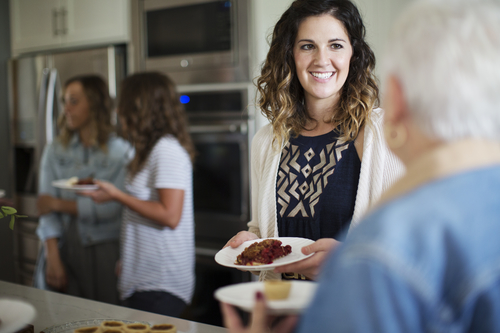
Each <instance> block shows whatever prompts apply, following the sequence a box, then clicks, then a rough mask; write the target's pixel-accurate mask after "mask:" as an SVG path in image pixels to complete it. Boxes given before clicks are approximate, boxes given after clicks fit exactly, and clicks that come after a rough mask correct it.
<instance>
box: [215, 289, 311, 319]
mask: <svg viewBox="0 0 500 333" xmlns="http://www.w3.org/2000/svg"><path fill="white" fill-rule="evenodd" d="M290 282H291V283H292V288H291V289H290V294H289V295H288V298H287V299H284V300H278V301H270V300H268V301H267V307H268V313H269V314H273V315H292V314H299V313H300V312H302V311H303V310H304V309H305V308H306V307H307V306H308V305H309V302H310V301H311V299H312V297H313V296H314V292H315V291H316V287H317V283H316V282H313V281H290ZM257 291H262V292H264V282H247V283H238V284H233V285H230V286H226V287H222V288H219V289H217V290H216V291H215V294H214V296H215V298H216V299H218V300H219V301H221V302H224V303H229V304H232V305H234V306H237V307H239V308H240V309H242V310H245V311H248V312H251V311H252V310H253V306H254V303H255V293H256V292H257Z"/></svg>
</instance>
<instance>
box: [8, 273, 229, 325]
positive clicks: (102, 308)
mask: <svg viewBox="0 0 500 333" xmlns="http://www.w3.org/2000/svg"><path fill="white" fill-rule="evenodd" d="M2 298H10V299H18V300H24V301H26V302H28V303H30V304H31V305H33V306H34V307H35V309H36V312H37V314H36V317H35V319H34V320H33V321H32V322H31V323H30V324H32V325H33V326H34V328H35V333H39V332H40V331H42V330H43V329H45V328H47V327H50V326H53V325H60V324H64V323H68V322H72V321H79V320H86V319H99V318H107V319H119V320H134V321H146V322H149V323H150V324H152V325H154V324H161V323H167V324H173V325H175V326H177V332H179V333H223V332H226V329H224V328H223V327H218V326H212V325H207V324H202V323H197V322H194V321H189V320H184V319H179V318H174V317H168V316H162V315H157V314H154V313H150V312H144V311H138V310H134V309H130V308H126V307H122V306H117V305H111V304H106V303H101V302H96V301H92V300H88V299H84V298H79V297H74V296H68V295H64V294H60V293H56V292H51V291H46V290H41V289H36V288H32V287H27V286H23V285H19V284H14V283H10V282H5V281H0V299H2Z"/></svg>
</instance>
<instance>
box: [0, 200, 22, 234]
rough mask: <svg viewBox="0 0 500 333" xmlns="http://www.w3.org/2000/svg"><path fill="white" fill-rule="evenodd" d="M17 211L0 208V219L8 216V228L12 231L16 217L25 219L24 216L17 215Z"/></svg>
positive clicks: (5, 207)
mask: <svg viewBox="0 0 500 333" xmlns="http://www.w3.org/2000/svg"><path fill="white" fill-rule="evenodd" d="M16 213H17V210H16V209H15V208H12V207H9V206H2V207H1V208H0V219H3V218H4V217H7V216H9V215H10V223H9V227H10V228H11V229H12V230H14V222H16V217H27V216H26V215H17V214H16Z"/></svg>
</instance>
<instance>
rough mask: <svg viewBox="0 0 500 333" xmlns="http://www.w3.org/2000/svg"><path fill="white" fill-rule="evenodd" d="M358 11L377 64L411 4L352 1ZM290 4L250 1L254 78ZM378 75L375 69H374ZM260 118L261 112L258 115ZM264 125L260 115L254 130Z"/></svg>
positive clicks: (396, 0) (389, 0)
mask: <svg viewBox="0 0 500 333" xmlns="http://www.w3.org/2000/svg"><path fill="white" fill-rule="evenodd" d="M353 1H354V2H355V4H356V6H357V7H358V9H359V11H360V13H361V16H362V17H363V22H364V24H365V27H366V31H367V33H366V34H367V41H368V44H369V45H370V47H371V48H372V50H373V52H374V53H375V57H376V59H377V64H380V60H381V59H382V56H383V54H384V48H385V43H386V41H387V38H388V36H389V31H390V28H391V26H392V24H393V23H394V20H395V19H396V18H397V16H398V15H399V13H400V12H401V10H402V9H403V8H404V7H405V6H406V5H407V4H409V3H410V2H411V1H412V0H353ZM292 2H293V0H251V5H252V8H251V9H252V19H251V29H250V30H251V33H252V36H251V41H252V42H251V44H250V45H253V46H252V47H251V50H252V51H251V52H252V53H251V54H250V56H251V59H252V61H251V64H250V65H251V66H252V67H251V68H252V69H253V77H254V78H255V77H257V76H258V75H259V73H260V66H261V64H262V62H263V61H264V60H265V58H266V54H267V51H268V50H269V44H268V36H269V35H270V34H271V33H272V31H273V28H274V25H275V24H276V22H277V21H278V20H279V18H280V17H281V14H283V12H284V11H285V10H286V9H287V8H288V7H289V6H290V4H291V3H292ZM375 73H376V74H378V73H379V71H378V65H377V67H376V69H375ZM257 113H258V114H259V115H260V112H259V111H257ZM266 123H267V120H266V119H265V118H264V117H262V116H261V115H260V117H258V118H257V124H256V126H257V128H259V127H261V126H263V125H264V124H266Z"/></svg>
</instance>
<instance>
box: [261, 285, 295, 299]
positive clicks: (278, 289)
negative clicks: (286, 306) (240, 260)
mask: <svg viewBox="0 0 500 333" xmlns="http://www.w3.org/2000/svg"><path fill="white" fill-rule="evenodd" d="M291 288H292V283H291V282H290V281H282V280H269V281H264V295H266V298H267V299H268V300H270V301H276V300H282V299H287V298H288V295H289V294H290V289H291Z"/></svg>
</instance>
